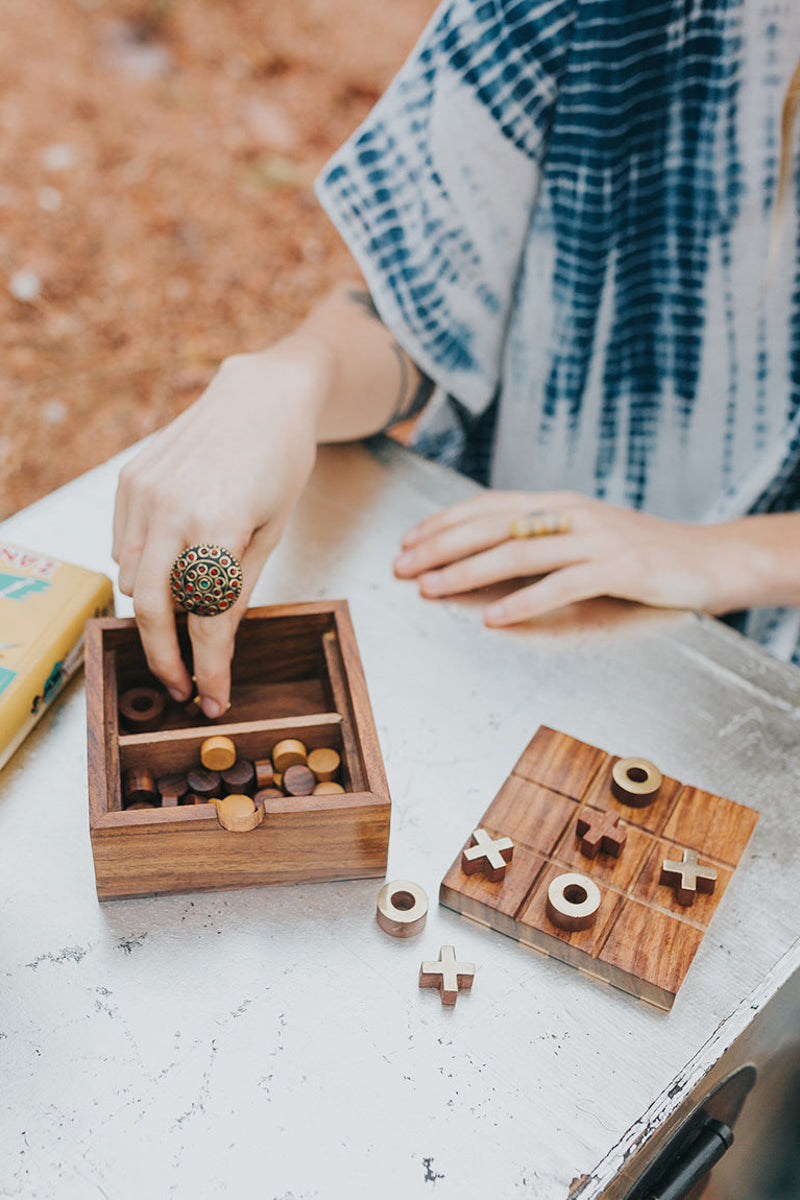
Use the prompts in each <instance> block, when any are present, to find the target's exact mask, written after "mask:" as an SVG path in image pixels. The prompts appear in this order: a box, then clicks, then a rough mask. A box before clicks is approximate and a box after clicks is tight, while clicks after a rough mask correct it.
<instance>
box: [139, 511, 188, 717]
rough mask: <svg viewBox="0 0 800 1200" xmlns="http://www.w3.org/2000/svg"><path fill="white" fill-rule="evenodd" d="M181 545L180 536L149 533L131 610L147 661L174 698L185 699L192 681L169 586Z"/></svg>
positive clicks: (140, 562)
mask: <svg viewBox="0 0 800 1200" xmlns="http://www.w3.org/2000/svg"><path fill="white" fill-rule="evenodd" d="M183 549H184V547H183V545H181V544H180V539H176V538H175V536H174V535H172V536H158V535H157V534H151V535H150V536H149V537H148V538H147V540H146V542H145V546H144V549H143V551H142V556H141V559H140V560H139V569H138V571H137V573H136V582H135V584H134V588H133V610H134V612H135V614H136V623H137V625H138V627H139V634H140V636H141V639H142V646H143V648H144V652H145V657H146V658H147V665H148V667H149V668H150V670H151V671H152V672H153V674H154V675H156V676H157V677H158V678H159V679H160V680H161V681H162V683H163V684H164V686H165V687H166V688H167V690H168V691H169V693H170V695H171V696H172V697H173V699H175V700H188V699H189V697H190V696H191V694H192V681H191V678H190V676H189V672H188V670H187V669H186V664H185V663H184V661H183V659H182V658H181V652H180V646H179V644H178V634H177V630H176V628H175V610H174V608H173V604H172V595H171V592H170V588H169V575H170V568H171V566H172V563H173V562H174V560H175V558H176V557H177V555H178V554H180V552H181V551H182V550H183Z"/></svg>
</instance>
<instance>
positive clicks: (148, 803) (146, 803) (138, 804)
mask: <svg viewBox="0 0 800 1200" xmlns="http://www.w3.org/2000/svg"><path fill="white" fill-rule="evenodd" d="M135 808H158V805H157V804H153V802H152V800H134V802H133V804H129V805H128V806H127V807H126V809H125V812H132V811H133V810H134V809H135Z"/></svg>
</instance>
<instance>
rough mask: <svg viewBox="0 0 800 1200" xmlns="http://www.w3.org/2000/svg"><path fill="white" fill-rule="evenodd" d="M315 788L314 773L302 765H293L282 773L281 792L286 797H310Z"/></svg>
mask: <svg viewBox="0 0 800 1200" xmlns="http://www.w3.org/2000/svg"><path fill="white" fill-rule="evenodd" d="M316 786H317V779H316V776H315V774H314V772H313V771H312V770H311V768H310V767H307V766H306V765H305V764H304V763H294V764H293V765H292V766H291V767H287V768H286V770H285V771H284V772H283V790H284V791H285V792H286V794H287V795H288V796H310V795H311V793H312V792H313V791H314V788H315V787H316Z"/></svg>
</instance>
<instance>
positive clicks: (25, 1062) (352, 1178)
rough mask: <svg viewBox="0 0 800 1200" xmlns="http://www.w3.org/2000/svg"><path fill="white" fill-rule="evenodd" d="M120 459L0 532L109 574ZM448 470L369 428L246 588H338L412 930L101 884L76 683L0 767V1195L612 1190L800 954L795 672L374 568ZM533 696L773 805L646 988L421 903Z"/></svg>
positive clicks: (365, 901) (710, 626)
mask: <svg viewBox="0 0 800 1200" xmlns="http://www.w3.org/2000/svg"><path fill="white" fill-rule="evenodd" d="M121 462H122V458H119V459H116V460H113V461H112V462H110V463H108V464H105V465H104V466H102V467H100V468H98V469H97V470H95V471H93V472H90V473H89V474H87V475H85V476H83V477H81V478H80V479H78V480H76V481H74V482H73V483H71V484H69V485H68V486H67V487H66V488H63V489H62V490H61V491H59V492H56V493H54V494H53V495H51V496H50V497H48V498H46V499H45V500H43V501H41V502H40V503H38V504H36V505H34V506H32V507H31V508H29V509H27V510H24V511H23V512H20V513H18V514H16V515H15V516H14V517H12V518H11V519H10V520H8V521H6V522H5V523H4V524H3V525H0V536H2V537H3V538H6V539H8V540H12V541H16V542H18V543H20V544H22V545H28V546H30V547H31V548H34V549H39V550H42V551H44V552H47V553H51V554H54V555H57V556H59V557H62V558H65V559H69V560H73V561H76V562H79V563H82V564H84V565H86V566H89V567H93V568H96V569H100V570H105V571H107V572H109V573H110V574H112V576H113V575H114V570H113V564H112V563H111V559H110V553H109V551H110V520H111V510H112V503H113V494H114V488H115V482H116V475H117V472H118V470H119V466H120V465H121ZM471 490H472V485H471V484H469V483H468V482H467V481H465V480H463V479H461V478H460V477H457V476H455V475H453V474H451V473H449V472H447V471H445V470H442V469H440V468H437V467H434V466H432V465H430V464H428V463H423V462H421V461H420V460H418V459H416V458H414V457H413V456H412V455H409V454H408V453H407V452H405V451H403V450H401V449H399V448H396V447H394V446H393V444H391V443H388V442H385V441H378V442H376V443H374V444H373V445H372V447H370V448H366V447H362V446H345V447H339V448H331V449H328V450H326V451H324V452H323V453H322V454H321V455H320V459H319V462H318V465H317V469H316V472H315V475H314V477H313V479H312V482H311V484H310V486H309V488H308V490H307V493H306V495H305V497H304V499H303V501H302V503H301V505H300V507H299V509H298V511H297V512H296V514H295V516H294V517H293V518H292V521H291V523H290V527H289V529H288V532H287V536H286V538H285V541H284V542H283V544H282V545H281V547H280V548H279V549H278V551H277V552H276V553H275V555H274V556H273V558H272V559H271V561H270V563H269V564H268V566H267V568H266V570H265V572H264V574H263V576H262V578H261V580H260V582H259V585H258V587H257V589H256V592H255V594H254V597H253V602H254V603H261V604H263V603H271V602H288V601H301V600H312V599H316V598H318V597H323V596H324V597H341V596H344V597H347V598H348V599H349V601H350V604H351V609H352V614H353V620H354V625H355V629H356V634H357V636H358V639H359V644H360V648H361V653H362V657H363V662H364V668H365V672H366V676H367V681H368V684H369V687H370V693H371V697H372V703H373V708H374V712H375V717H376V721H377V725H378V732H379V737H380V741H381V745H382V748H383V753H384V757H385V762H386V768H387V774H388V778H389V785H390V788H391V793H392V797H393V804H394V808H393V822H392V836H391V844H390V858H389V873H388V878H390V879H394V878H409V879H413V880H415V881H416V882H418V883H420V884H421V885H422V886H423V887H424V888H425V889H426V890H427V892H428V895H429V897H430V900H431V911H430V914H429V917H428V923H427V926H426V928H425V930H424V932H423V933H422V934H421V935H420V936H419V937H417V938H415V939H410V940H408V941H405V940H398V939H393V938H389V937H387V936H386V935H385V934H384V933H383V932H382V931H381V930H380V929H379V928H378V927H377V925H376V923H375V920H374V910H375V902H376V896H377V892H378V889H379V886H380V883H379V881H367V882H363V881H362V882H354V883H334V884H313V885H304V886H294V887H286V888H265V889H255V890H250V891H239V892H224V893H211V894H209V893H204V894H199V893H196V894H193V895H186V896H178V897H168V898H153V899H143V900H134V901H118V902H114V903H109V904H104V905H100V904H99V903H98V902H97V899H96V896H95V891H94V878H93V870H92V859H91V851H90V847H89V836H88V825H87V811H86V810H87V797H86V746H85V715H84V696H83V689H82V686H81V684H80V683H73V684H72V685H71V686H70V688H69V689H68V691H67V693H66V694H65V695H64V696H63V697H62V698H61V699H60V700H59V701H58V703H57V704H56V705H55V707H54V710H53V711H51V712H50V713H49V714H48V715H47V716H46V717H45V718H44V720H43V721H42V722H41V723H40V725H39V726H38V728H37V729H36V730H35V731H34V733H33V734H32V735H31V737H30V738H29V739H28V741H27V742H26V743H25V744H24V745H23V747H22V748H21V750H20V751H19V752H18V753H17V755H16V756H15V757H14V758H13V759H12V761H11V762H10V764H9V765H8V767H7V768H6V769H5V771H4V772H3V773H2V774H0V854H1V855H2V871H1V873H0V879H1V880H2V885H1V886H0V904H2V910H1V911H2V933H0V941H1V943H2V959H1V960H0V1073H1V1074H0V1078H2V1085H1V1086H0V1112H1V1113H2V1115H1V1116H0V1146H2V1154H0V1195H2V1196H8V1197H16V1196H19V1197H24V1198H25V1200H37V1198H41V1197H50V1196H52V1197H58V1200H71V1198H72V1197H76V1198H81V1200H82V1198H83V1197H86V1198H90V1197H108V1198H110V1200H141V1198H142V1197H174V1198H180V1200H182V1198H184V1197H185V1198H186V1200H205V1198H206V1197H218V1196H231V1197H239V1196H244V1195H250V1194H254V1195H258V1196H259V1197H264V1198H265V1200H301V1198H303V1200H307V1198H311V1197H321V1198H325V1200H328V1198H334V1200H336V1198H339V1197H342V1198H343V1197H361V1196H364V1197H366V1196H370V1197H373V1196H377V1195H380V1196H381V1197H384V1198H385V1200H392V1198H394V1197H397V1198H398V1200H401V1198H402V1200H411V1198H412V1197H417V1196H438V1197H442V1198H447V1197H454V1198H455V1197H459V1200H464V1198H468V1200H469V1198H471V1197H477V1196H480V1195H485V1196H496V1197H503V1198H506V1197H511V1196H517V1195H518V1196H533V1197H547V1198H550V1197H553V1198H565V1197H566V1196H567V1194H568V1191H569V1188H570V1184H571V1181H573V1180H574V1179H575V1178H576V1177H579V1176H581V1175H590V1176H592V1181H591V1183H590V1184H589V1185H588V1187H587V1188H586V1189H585V1190H584V1191H583V1193H582V1196H585V1197H589V1198H591V1197H595V1196H599V1195H601V1194H604V1192H605V1189H607V1188H610V1191H609V1192H608V1194H609V1195H610V1194H612V1192H613V1190H614V1180H617V1187H619V1186H620V1185H619V1176H618V1170H619V1167H620V1164H621V1163H622V1161H623V1158H624V1157H625V1155H626V1154H627V1152H628V1151H629V1150H630V1149H631V1148H634V1147H635V1146H636V1144H637V1139H638V1141H641V1140H642V1139H643V1137H644V1135H645V1133H646V1132H648V1131H650V1130H651V1129H652V1128H654V1127H656V1126H657V1125H658V1122H659V1121H661V1120H663V1119H665V1118H667V1117H668V1116H669V1114H670V1112H671V1111H673V1110H674V1108H675V1106H676V1105H677V1104H678V1103H679V1101H680V1096H681V1091H682V1089H684V1088H686V1087H689V1086H692V1085H693V1083H695V1082H696V1081H697V1079H698V1078H702V1076H703V1075H704V1074H705V1073H706V1072H708V1071H710V1070H711V1069H712V1068H713V1066H714V1063H715V1062H717V1060H718V1059H719V1058H720V1055H722V1054H723V1053H724V1051H725V1049H726V1047H727V1046H728V1045H729V1044H730V1041H731V1040H732V1039H733V1038H734V1037H735V1036H736V1035H737V1033H738V1034H741V1032H742V1031H743V1030H744V1031H746V1029H747V1026H748V1024H749V1022H750V1020H751V1018H752V1013H753V1012H754V1011H755V1009H756V1008H758V1007H759V1006H763V1005H764V1004H766V1003H768V1002H769V1000H770V999H771V997H772V996H773V995H774V994H777V992H778V991H779V990H780V989H781V987H782V986H783V985H784V984H785V983H786V982H787V980H788V981H791V980H792V979H794V978H795V975H796V971H797V969H798V968H799V967H800V952H798V948H797V946H796V945H794V948H793V944H794V943H796V940H797V938H798V934H800V906H798V905H797V904H796V903H783V902H782V900H783V899H785V898H786V897H791V896H793V895H794V894H796V891H797V888H798V885H800V837H798V836H797V832H796V821H797V817H796V797H797V794H798V791H800V755H797V754H796V753H795V750H796V747H797V744H798V737H799V736H800V675H798V673H797V672H795V671H793V670H791V669H789V668H785V667H783V666H781V665H780V664H778V663H776V662H774V661H773V660H771V659H769V658H768V657H766V656H765V655H764V654H762V653H761V652H760V651H759V650H758V648H757V647H755V646H753V645H751V644H749V643H747V642H745V641H744V640H743V639H740V638H739V637H738V636H736V635H734V634H732V633H730V632H729V631H728V630H727V629H725V628H723V627H721V626H719V625H718V624H717V623H715V622H713V621H710V620H704V619H700V618H697V617H695V616H693V615H689V614H685V613H660V612H654V611H650V610H645V609H640V608H637V607H635V606H629V605H625V604H621V603H615V602H611V601H607V602H597V603H594V604H590V605H586V606H583V607H582V608H581V609H580V610H579V611H577V612H571V613H565V614H561V615H558V616H556V617H554V618H553V619H552V620H548V621H543V622H540V623H539V624H537V626H536V627H535V628H528V629H525V630H522V631H513V632H509V631H505V632H497V631H494V632H492V631H489V630H487V629H485V628H484V627H483V625H482V623H481V611H480V609H481V605H480V603H479V602H478V601H476V600H461V601H455V602H436V603H434V602H430V601H423V600H421V599H420V598H419V596H418V594H417V590H416V588H415V586H414V585H413V584H410V583H407V582H400V581H397V580H395V579H394V578H393V576H392V571H391V560H392V557H393V555H394V553H395V550H396V547H397V544H398V542H399V538H400V535H401V534H402V532H403V531H404V530H405V529H406V528H408V527H409V526H410V525H411V524H413V523H415V522H416V521H417V520H419V519H420V518H422V517H423V516H425V515H426V514H428V513H431V512H433V511H434V510H436V509H437V508H438V507H440V506H441V505H443V504H445V503H449V502H452V501H455V500H458V499H461V498H463V497H464V496H466V495H468V494H469V493H470V492H471ZM130 611H131V609H130V604H129V602H128V601H127V600H122V601H121V602H120V603H119V612H120V613H121V614H122V615H126V614H128V613H129V612H130ZM540 723H546V724H549V725H552V726H554V727H556V728H558V729H562V730H564V731H566V732H568V733H572V734H574V735H575V736H577V737H580V738H582V739H584V740H586V741H589V742H592V743H594V744H596V745H599V746H602V747H603V748H605V749H607V750H609V751H611V752H615V753H622V754H640V755H643V756H645V757H648V758H651V759H653V760H654V761H656V762H657V763H658V764H659V765H660V766H661V767H662V769H663V770H664V771H665V772H666V773H668V774H670V775H672V776H676V777H678V778H680V779H683V780H685V781H688V782H691V783H694V784H696V785H698V786H702V787H705V788H708V789H710V790H712V791H716V792H719V793H721V794H723V795H726V796H729V797H730V798H732V799H735V800H741V801H743V802H744V803H747V804H750V805H752V806H754V807H755V808H758V809H760V810H761V812H762V814H763V815H762V819H761V821H760V823H759V826H758V828H757V830H756V833H755V835H754V838H753V840H752V842H751V845H750V847H749V850H748V851H747V852H746V855H745V858H744V860H743V862H742V864H741V865H740V867H739V868H738V870H737V873H736V876H735V878H734V881H733V883H732V885H731V886H730V887H729V888H728V890H727V892H726V895H725V897H724V899H723V902H722V904H721V906H720V909H719V911H718V913H717V915H716V916H715V918H714V921H713V923H712V926H711V929H710V931H709V933H708V934H707V936H706V938H705V941H704V944H703V946H702V947H701V949H700V952H699V954H698V956H697V958H696V960H695V962H694V965H693V966H692V968H691V970H690V972H689V975H688V977H687V979H686V981H685V983H684V985H683V987H682V989H681V991H680V993H679V996H678V999H677V1001H676V1003H675V1006H674V1008H673V1009H672V1011H671V1012H669V1013H664V1012H660V1011H658V1010H656V1009H654V1008H651V1007H649V1006H647V1005H646V1004H644V1003H642V1002H640V1001H637V1000H635V999H634V998H633V997H631V996H628V995H625V994H624V993H622V992H619V991H616V990H614V989H612V988H610V987H606V986H603V985H601V984H599V983H597V982H595V981H593V980H592V979H589V978H584V977H583V976H581V975H580V974H579V973H578V972H576V971H574V970H572V969H570V968H569V967H567V966H565V965H562V964H561V963H558V962H555V961H551V960H549V959H547V958H545V957H542V956H540V955H538V954H536V953H535V952H533V951H530V950H526V949H525V948H523V947H521V946H519V945H518V944H517V943H515V942H513V941H511V940H508V939H506V938H503V937H501V936H500V935H498V934H494V933H492V932H490V931H488V930H484V929H482V928H481V927H479V926H477V925H475V924H473V923H471V922H469V921H466V920H464V919H463V918H460V917H458V916H457V915H456V914H454V913H451V912H449V911H447V910H444V909H441V908H438V906H437V904H436V893H437V888H438V884H439V881H440V879H441V877H442V875H443V874H444V872H445V871H446V869H447V867H448V866H449V864H450V863H451V861H452V859H453V857H454V855H455V853H456V851H457V849H458V847H459V845H460V843H461V841H462V839H463V837H464V834H465V830H467V829H468V827H469V825H470V822H471V821H472V820H473V819H474V818H475V817H477V815H478V814H480V813H481V812H483V810H484V809H485V807H486V805H487V803H488V801H489V799H490V798H491V796H492V795H493V794H494V792H495V791H496V789H497V787H498V785H499V783H500V782H501V781H502V780H503V779H504V778H505V776H506V775H507V774H508V772H509V770H510V768H511V766H512V765H513V763H514V762H515V760H516V758H517V756H518V754H519V752H520V751H521V749H522V748H523V746H524V745H525V744H526V742H527V741H528V739H529V738H530V736H531V734H532V732H533V731H534V729H535V728H536V727H537V726H538V725H539V724H540ZM442 944H454V945H455V947H456V949H457V952H458V956H459V957H460V958H464V959H468V960H471V961H474V962H475V963H476V964H477V968H478V969H477V975H476V979H475V985H474V987H473V989H472V991H471V993H469V994H468V995H464V996H462V997H461V998H460V999H459V1001H458V1003H457V1005H456V1006H455V1008H454V1009H452V1010H448V1009H445V1008H443V1007H442V1006H441V1004H440V1003H439V998H438V993H436V992H435V991H420V990H419V989H418V986H417V973H418V968H419V963H420V962H421V960H422V959H423V958H425V959H428V958H435V957H436V956H437V954H438V950H439V947H440V946H441V945H442ZM723 1022H724V1024H721V1023H723ZM720 1026H721V1029H720ZM728 1031H730V1032H728ZM676 1080H678V1084H677V1085H676V1086H673V1085H674V1084H675V1081H676ZM648 1112H649V1115H648Z"/></svg>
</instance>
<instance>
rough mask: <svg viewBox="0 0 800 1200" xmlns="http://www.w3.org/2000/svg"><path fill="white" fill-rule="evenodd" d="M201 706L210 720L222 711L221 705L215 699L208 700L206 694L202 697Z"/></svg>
mask: <svg viewBox="0 0 800 1200" xmlns="http://www.w3.org/2000/svg"><path fill="white" fill-rule="evenodd" d="M202 708H203V712H204V713H205V714H206V716H207V717H210V718H211V719H212V721H213V719H214V718H215V717H218V716H219V715H220V714H221V712H222V705H221V704H218V703H217V701H216V700H209V698H208V697H207V696H204V697H203V702H202Z"/></svg>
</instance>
